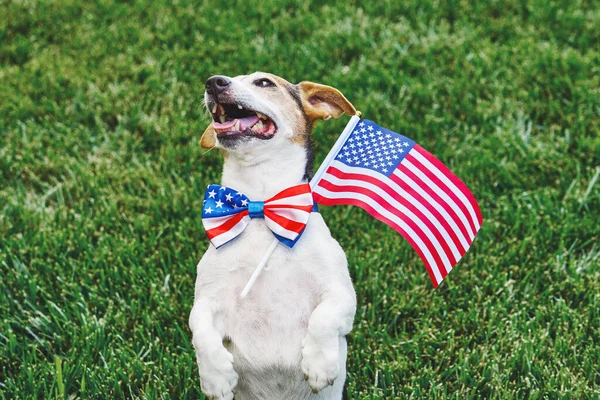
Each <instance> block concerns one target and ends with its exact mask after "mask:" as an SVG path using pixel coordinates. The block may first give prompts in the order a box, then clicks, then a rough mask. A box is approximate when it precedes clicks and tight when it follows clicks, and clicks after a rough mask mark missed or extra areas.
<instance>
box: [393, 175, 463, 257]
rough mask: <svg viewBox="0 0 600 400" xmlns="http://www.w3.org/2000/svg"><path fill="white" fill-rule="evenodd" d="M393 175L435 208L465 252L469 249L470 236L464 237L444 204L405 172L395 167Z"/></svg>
mask: <svg viewBox="0 0 600 400" xmlns="http://www.w3.org/2000/svg"><path fill="white" fill-rule="evenodd" d="M394 176H396V177H397V178H398V179H400V180H402V181H403V182H405V183H406V184H407V185H408V186H410V188H411V189H412V190H414V191H415V192H417V193H418V194H419V195H420V196H421V197H423V199H425V200H426V201H427V204H431V205H432V206H433V208H435V209H436V210H437V212H439V213H440V214H441V215H442V217H444V220H446V222H447V223H448V225H450V228H452V230H453V231H454V233H455V234H456V236H457V237H458V240H460V244H461V245H462V247H463V249H464V251H465V252H466V251H467V250H468V249H469V242H470V241H472V238H470V239H469V240H467V238H465V236H464V235H463V234H462V232H461V231H460V229H459V227H458V225H456V222H454V218H452V217H451V216H450V214H448V211H446V208H445V207H444V206H442V205H441V204H440V203H438V202H437V201H436V200H435V199H434V198H433V197H431V196H430V195H429V193H427V192H426V191H425V190H423V188H422V187H421V186H419V185H418V184H417V182H415V181H414V180H412V179H411V178H410V177H409V176H407V175H406V174H403V173H402V172H401V171H399V170H398V169H396V170H395V171H394Z"/></svg>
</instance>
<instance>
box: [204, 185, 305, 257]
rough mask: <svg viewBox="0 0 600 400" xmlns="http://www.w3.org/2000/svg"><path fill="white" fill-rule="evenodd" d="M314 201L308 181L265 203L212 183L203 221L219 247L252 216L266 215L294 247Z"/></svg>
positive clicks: (271, 226)
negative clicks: (251, 199)
mask: <svg viewBox="0 0 600 400" xmlns="http://www.w3.org/2000/svg"><path fill="white" fill-rule="evenodd" d="M313 204H314V202H313V198H312V193H311V190H310V186H309V184H308V183H303V184H300V185H297V186H292V187H290V188H287V189H285V190H283V191H281V192H279V193H278V194H276V195H275V196H273V197H271V198H270V199H268V200H265V201H264V202H263V201H250V199H248V197H246V195H244V194H242V193H239V192H237V191H235V190H233V189H231V188H228V187H225V186H220V185H209V186H208V188H207V189H206V193H205V194H204V206H203V208H202V224H203V225H204V229H205V230H206V234H207V235H208V238H209V239H210V241H211V243H212V244H213V245H214V246H215V247H217V248H219V247H221V246H222V245H224V244H225V243H227V242H229V241H230V240H232V239H234V238H236V237H237V236H238V235H239V234H241V233H242V231H243V230H244V229H245V228H246V226H247V225H248V223H249V222H250V219H251V218H264V219H265V223H266V224H267V227H268V228H269V229H270V230H271V232H273V235H275V237H276V238H277V239H279V241H280V242H281V243H283V244H285V245H287V246H288V247H293V246H294V244H296V242H297V241H298V239H299V238H300V235H302V232H303V231H304V228H305V227H306V223H307V222H308V218H309V217H310V213H311V211H312V209H313Z"/></svg>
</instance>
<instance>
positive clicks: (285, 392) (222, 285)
mask: <svg viewBox="0 0 600 400" xmlns="http://www.w3.org/2000/svg"><path fill="white" fill-rule="evenodd" d="M205 87H206V92H205V98H204V100H205V104H206V107H207V109H208V111H209V112H210V114H211V115H212V118H213V122H212V123H211V124H210V125H209V127H208V128H207V129H206V131H205V132H204V134H203V135H202V138H201V141H200V143H201V146H202V147H204V148H207V149H212V148H217V149H220V150H221V152H222V154H223V156H224V165H223V174H222V182H221V184H222V185H223V186H224V187H228V188H232V189H235V190H236V191H238V192H240V193H244V194H245V195H246V196H247V197H248V198H249V199H251V200H253V201H264V200H265V199H268V198H270V197H271V196H274V195H275V194H277V193H279V192H281V191H282V190H284V189H286V188H289V187H292V186H294V185H298V184H300V183H302V182H308V181H309V180H310V178H311V177H312V174H313V172H312V170H313V158H314V153H313V147H312V141H311V131H312V128H313V125H314V123H315V121H316V120H319V119H321V120H328V119H330V118H337V117H339V116H340V115H342V114H343V113H346V114H348V115H355V114H356V109H355V108H354V106H353V105H352V104H351V103H350V102H349V101H348V100H347V99H346V98H345V97H344V95H343V94H342V93H340V92H339V91H338V90H337V89H335V88H333V87H330V86H325V85H321V84H317V83H313V82H301V83H299V84H291V83H289V82H288V81H286V80H285V79H283V78H280V77H278V76H276V75H273V74H268V73H262V72H256V73H253V74H251V75H242V76H236V77H234V78H230V77H226V76H213V77H211V78H210V79H208V80H207V81H206V85H205ZM272 240H273V233H272V232H271V231H270V230H269V229H268V228H267V227H266V225H265V222H264V220H262V219H258V218H254V219H252V220H250V223H249V224H248V226H247V227H246V229H245V230H244V231H243V232H242V233H241V234H240V235H239V236H238V237H237V238H235V239H233V240H231V241H230V242H228V243H227V244H225V245H223V246H222V247H219V248H218V249H217V248H215V247H214V246H213V245H212V244H211V245H210V246H209V248H208V250H207V251H206V253H205V254H204V256H203V257H202V259H201V260H200V262H199V263H198V266H197V279H196V285H195V298H194V305H193V307H192V310H191V312H190V317H189V326H190V330H191V332H192V342H193V346H194V349H195V353H196V360H197V363H198V370H199V375H200V383H201V389H202V392H203V393H204V394H205V395H206V396H208V397H209V398H210V399H223V400H226V399H236V400H249V399H265V400H271V399H272V400H296V399H298V400H299V399H310V400H318V399H321V400H325V399H335V400H339V399H341V398H342V395H343V391H344V383H345V379H346V356H347V342H346V335H347V334H348V333H349V332H350V331H351V329H352V323H353V320H354V314H355V312H356V294H355V292H354V288H353V286H352V281H351V279H350V274H349V272H348V266H347V261H346V256H345V254H344V251H343V250H342V248H341V247H340V245H339V244H338V242H337V241H336V240H335V239H333V237H332V236H331V233H330V231H329V229H328V228H327V225H326V224H325V222H324V220H323V218H322V217H321V214H319V213H318V212H312V213H311V214H310V217H309V220H308V223H307V225H306V228H305V229H304V232H303V233H302V236H301V237H300V238H299V240H298V241H297V243H296V244H295V245H294V246H293V247H292V248H289V247H286V246H284V245H281V244H279V245H278V246H277V248H276V249H275V251H274V252H273V254H272V256H271V258H270V260H269V262H268V264H267V268H266V269H265V270H264V271H263V272H262V273H261V275H259V277H258V279H257V280H256V282H255V284H254V286H253V287H252V289H251V290H250V292H249V293H248V295H247V296H246V297H244V298H240V292H241V291H242V289H243V288H244V286H245V285H246V283H247V282H248V279H249V277H250V276H251V275H252V273H253V272H254V270H255V268H256V266H257V264H258V263H259V261H260V260H261V258H262V256H263V255H264V253H265V251H266V250H267V248H268V247H269V244H270V243H271V241H272Z"/></svg>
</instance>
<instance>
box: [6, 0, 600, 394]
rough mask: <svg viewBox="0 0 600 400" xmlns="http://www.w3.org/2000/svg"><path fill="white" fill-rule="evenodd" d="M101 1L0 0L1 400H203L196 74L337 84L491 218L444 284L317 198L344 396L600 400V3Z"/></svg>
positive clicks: (321, 137)
mask: <svg viewBox="0 0 600 400" xmlns="http://www.w3.org/2000/svg"><path fill="white" fill-rule="evenodd" d="M93 3H94V4H92V2H79V1H71V0H57V1H27V0H20V1H12V0H8V1H6V0H2V1H0V15H2V17H1V18H0V397H1V398H7V399H8V398H23V399H31V398H66V397H68V398H77V397H80V398H173V399H179V398H203V397H202V395H201V393H200V391H199V380H198V378H197V373H196V370H197V368H196V365H195V361H194V356H193V350H192V347H191V344H190V333H189V331H188V328H187V316H188V313H189V310H190V308H191V305H192V296H193V284H194V278H195V265H196V263H197V261H198V260H199V258H200V257H201V255H202V253H203V251H204V249H205V248H206V246H207V240H206V238H205V235H204V232H203V229H202V227H201V222H200V207H201V204H202V203H201V202H202V197H203V188H204V187H205V185H206V184H208V183H211V182H216V181H217V180H218V177H219V175H220V166H221V157H220V155H219V154H218V153H217V152H209V153H205V152H204V151H203V150H202V149H201V148H200V146H199V144H198V142H199V136H200V134H201V133H202V132H203V130H204V128H205V127H206V125H207V124H208V116H207V115H206V114H205V113H204V112H203V111H202V110H201V109H200V101H201V98H202V93H203V82H204V80H205V79H206V78H207V77H209V76H210V75H212V74H216V73H222V74H227V75H237V74H242V73H248V72H252V71H255V70H265V71H270V72H273V73H275V74H278V75H281V76H283V77H285V78H287V79H289V80H291V81H295V82H297V81H300V80H314V81H317V82H321V83H326V84H329V85H333V86H336V87H337V88H339V89H340V90H341V91H342V92H343V93H345V94H346V96H347V97H348V98H349V99H350V100H351V101H352V102H353V103H354V104H355V105H356V106H357V108H358V109H360V110H362V111H363V112H364V114H365V116H366V117H368V118H369V119H373V120H375V121H376V122H378V123H380V124H382V125H383V126H386V127H388V128H390V129H393V130H396V131H398V132H401V133H402V134H405V135H407V136H409V137H411V138H413V139H415V140H416V141H417V142H419V143H420V144H421V145H422V146H424V147H425V148H427V149H429V150H430V151H431V152H433V153H434V154H435V155H437V156H438V157H439V158H440V159H441V160H443V161H444V162H445V163H447V164H448V165H449V166H450V167H451V169H452V170H453V171H454V172H455V173H456V174H457V175H458V176H459V177H461V178H462V179H463V180H464V181H465V182H467V184H468V185H469V186H470V188H471V190H472V191H473V192H474V193H475V195H476V197H477V198H478V199H479V202H480V204H481V208H482V212H483V214H484V219H485V223H484V226H483V229H482V231H481V233H480V235H479V238H478V240H477V241H476V242H475V244H474V246H473V248H472V250H471V251H470V252H469V253H468V254H467V256H466V257H465V258H464V260H463V261H461V263H460V264H459V266H458V267H457V269H456V271H454V272H453V273H452V274H451V275H450V276H449V277H448V278H447V279H446V281H445V282H444V283H443V284H442V285H441V287H440V288H439V289H438V290H436V291H434V290H433V289H432V287H431V284H430V282H429V280H428V277H427V273H426V271H425V268H424V267H423V265H422V264H421V262H420V261H419V259H418V257H417V255H416V253H415V252H414V251H413V250H412V249H411V248H410V246H409V245H408V244H407V243H406V242H405V241H404V240H403V239H402V238H401V237H400V236H399V235H398V234H396V233H395V232H394V231H393V230H392V229H389V228H387V227H385V225H383V224H381V223H379V222H377V221H375V220H374V219H372V218H371V217H369V216H368V215H367V214H366V213H365V212H363V211H362V210H360V209H358V208H350V207H335V208H325V207H323V208H322V213H323V215H324V217H325V220H326V221H328V223H329V225H330V227H332V230H333V231H334V235H335V237H336V238H337V239H338V240H339V241H340V242H341V244H342V246H343V247H344V248H345V249H346V253H347V255H348V259H349V262H350V270H351V274H352V276H353V279H354V282H355V286H356V291H357V293H358V301H359V303H358V312H357V315H356V320H355V329H354V331H353V333H352V335H351V336H350V354H349V360H348V368H349V375H348V380H349V391H350V394H351V397H352V398H354V399H364V398H368V399H392V398H456V399H464V398H497V399H505V398H520V399H524V398H598V397H600V370H599V367H598V365H599V364H600V311H599V310H600V309H599V307H600V266H599V264H600V246H599V245H598V238H599V235H600V223H599V210H600V190H599V188H600V182H598V177H599V174H600V131H599V129H600V128H599V127H600V100H599V99H600V89H599V88H600V50H599V49H600V4H598V3H597V2H594V1H592V0H587V1H586V0H547V1H542V0H520V1H517V0H512V1H492V0H489V1H477V2H474V1H466V0H454V1H443V0H439V1H438V0H436V1H432V0H424V1H417V0H411V1H402V2H400V1H396V0H388V1H371V2H358V1H341V0H340V1H315V2H312V3H304V2H301V1H291V0H263V1H260V2H256V4H254V5H249V4H248V3H247V2H243V1H228V2H217V1H203V2H197V3H196V2H190V1H188V0H179V1H174V2H168V1H164V0H161V1H154V2H143V1H127V2H120V1H113V0H102V1H99V2H93ZM472 3H473V4H472ZM344 119H345V118H343V119H341V120H338V121H330V122H327V123H322V124H319V125H318V126H317V128H316V131H315V134H314V138H315V141H316V144H317V149H318V156H317V161H318V162H320V160H322V159H323V157H324V156H325V154H326V152H327V151H328V149H329V147H330V146H331V144H332V143H333V141H334V140H335V137H336V136H337V135H338V134H339V133H340V132H341V129H342V127H343V126H344V124H345V122H346V121H345V120H344Z"/></svg>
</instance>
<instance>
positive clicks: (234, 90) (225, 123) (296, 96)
mask: <svg viewBox="0 0 600 400" xmlns="http://www.w3.org/2000/svg"><path fill="white" fill-rule="evenodd" d="M204 99H205V103H206V107H207V108H208V111H209V112H210V113H211V115H212V119H213V122H212V123H211V124H210V125H209V127H208V128H207V129H206V131H205V132H204V134H203V135H202V139H201V141H200V143H201V145H202V147H204V148H213V147H218V148H221V149H223V150H225V151H227V152H236V151H242V152H247V151H248V150H251V149H254V148H258V149H260V148H263V147H271V146H272V147H273V148H276V145H278V144H281V143H285V142H288V143H289V142H292V143H299V144H304V145H305V146H307V147H309V146H310V132H311V130H312V127H313V123H314V121H315V120H317V119H323V120H328V119H330V118H337V117H339V116H340V115H342V114H343V113H346V114H348V115H354V114H356V110H355V109H354V106H353V105H352V104H351V103H350V102H349V101H348V100H346V98H345V97H344V95H343V94H342V93H340V92H339V91H338V90H337V89H334V88H332V87H330V86H325V85H320V84H317V83H313V82H301V83H299V84H297V85H294V84H291V83H289V82H288V81H286V80H285V79H282V78H280V77H278V76H276V75H273V74H268V73H263V72H255V73H253V74H251V75H240V76H236V77H234V78H229V77H227V76H222V75H218V76H213V77H211V78H209V79H208V80H207V81H206V92H205V95H204ZM265 150H266V149H265Z"/></svg>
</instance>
